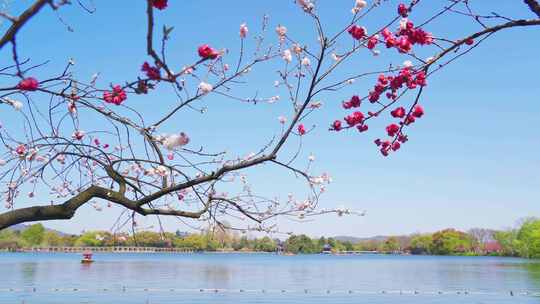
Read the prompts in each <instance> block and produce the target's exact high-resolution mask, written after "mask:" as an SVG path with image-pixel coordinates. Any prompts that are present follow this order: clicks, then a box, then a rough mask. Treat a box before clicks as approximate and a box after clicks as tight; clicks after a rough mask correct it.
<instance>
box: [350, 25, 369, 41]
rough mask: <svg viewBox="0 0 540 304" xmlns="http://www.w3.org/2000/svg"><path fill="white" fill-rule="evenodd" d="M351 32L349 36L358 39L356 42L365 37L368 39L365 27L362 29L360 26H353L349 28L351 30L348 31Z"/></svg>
mask: <svg viewBox="0 0 540 304" xmlns="http://www.w3.org/2000/svg"><path fill="white" fill-rule="evenodd" d="M347 32H349V34H351V36H352V37H353V38H354V39H356V40H360V39H362V38H364V37H366V32H367V31H366V28H365V27H360V26H356V25H353V26H351V27H349V30H348V31H347Z"/></svg>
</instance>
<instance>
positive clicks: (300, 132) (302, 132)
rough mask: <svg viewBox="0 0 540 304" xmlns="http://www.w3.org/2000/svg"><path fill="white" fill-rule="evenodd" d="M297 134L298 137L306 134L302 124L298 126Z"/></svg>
mask: <svg viewBox="0 0 540 304" xmlns="http://www.w3.org/2000/svg"><path fill="white" fill-rule="evenodd" d="M298 134H300V135H304V134H306V127H304V125H303V124H299V125H298Z"/></svg>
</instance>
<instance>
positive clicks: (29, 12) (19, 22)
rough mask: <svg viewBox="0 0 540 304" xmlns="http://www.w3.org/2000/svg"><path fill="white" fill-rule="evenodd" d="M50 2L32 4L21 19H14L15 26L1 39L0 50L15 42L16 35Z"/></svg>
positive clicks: (40, 1) (44, 0) (48, 0)
mask: <svg viewBox="0 0 540 304" xmlns="http://www.w3.org/2000/svg"><path fill="white" fill-rule="evenodd" d="M49 2H50V0H38V1H36V2H34V4H32V6H30V7H29V8H28V9H27V10H26V11H24V12H23V13H22V14H21V15H20V16H19V17H17V18H14V20H12V21H13V24H12V25H11V26H10V27H9V28H8V30H7V31H6V32H5V33H4V35H3V36H2V38H1V39H0V49H1V48H3V47H4V45H5V44H6V43H8V42H10V41H13V39H15V35H16V34H17V32H18V31H19V29H21V27H23V26H24V24H25V23H26V21H28V20H29V19H30V18H32V17H33V16H34V15H35V14H37V13H38V12H39V10H41V8H42V7H43V6H45V5H46V4H47V3H49Z"/></svg>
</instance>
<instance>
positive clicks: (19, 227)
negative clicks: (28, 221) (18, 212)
mask: <svg viewBox="0 0 540 304" xmlns="http://www.w3.org/2000/svg"><path fill="white" fill-rule="evenodd" d="M29 226H30V225H25V224H17V225H14V226H11V227H9V228H6V229H8V230H13V231H23V230H24V229H26V228H28V227H29ZM45 231H52V232H55V233H57V234H58V235H60V236H65V235H70V234H69V233H64V232H62V231H58V230H55V229H49V228H47V227H45Z"/></svg>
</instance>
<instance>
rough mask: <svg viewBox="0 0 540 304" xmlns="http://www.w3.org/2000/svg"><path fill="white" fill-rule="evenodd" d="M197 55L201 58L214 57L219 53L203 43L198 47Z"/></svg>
mask: <svg viewBox="0 0 540 304" xmlns="http://www.w3.org/2000/svg"><path fill="white" fill-rule="evenodd" d="M198 52H199V56H200V57H201V58H203V59H216V58H217V57H218V56H219V53H218V52H216V51H215V50H214V49H213V48H211V47H210V46H209V45H208V44H203V45H201V46H199V48H198Z"/></svg>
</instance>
